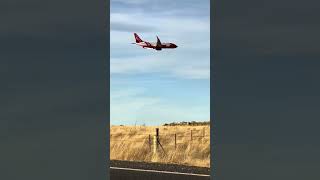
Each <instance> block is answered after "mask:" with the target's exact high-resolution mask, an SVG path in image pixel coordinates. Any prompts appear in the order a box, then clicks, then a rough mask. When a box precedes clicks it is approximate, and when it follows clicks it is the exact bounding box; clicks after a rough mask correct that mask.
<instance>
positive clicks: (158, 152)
mask: <svg viewBox="0 0 320 180" xmlns="http://www.w3.org/2000/svg"><path fill="white" fill-rule="evenodd" d="M156 128H159V142H160V144H161V145H156V144H157V143H156V138H154V136H155V134H156V130H155V129H156ZM209 133H210V127H209V126H208V125H206V126H157V127H155V126H111V130H110V159H111V160H127V161H142V162H159V163H172V164H182V165H189V166H199V167H210V134H209ZM149 135H150V138H149ZM175 139H176V140H175ZM161 146H162V147H161Z"/></svg>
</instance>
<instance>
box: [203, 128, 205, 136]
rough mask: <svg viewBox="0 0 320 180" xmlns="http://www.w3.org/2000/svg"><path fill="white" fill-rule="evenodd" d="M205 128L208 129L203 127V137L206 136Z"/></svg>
mask: <svg viewBox="0 0 320 180" xmlns="http://www.w3.org/2000/svg"><path fill="white" fill-rule="evenodd" d="M205 130H206V129H205V128H203V137H204V136H205Z"/></svg>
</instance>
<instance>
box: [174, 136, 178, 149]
mask: <svg viewBox="0 0 320 180" xmlns="http://www.w3.org/2000/svg"><path fill="white" fill-rule="evenodd" d="M174 149H177V134H174Z"/></svg>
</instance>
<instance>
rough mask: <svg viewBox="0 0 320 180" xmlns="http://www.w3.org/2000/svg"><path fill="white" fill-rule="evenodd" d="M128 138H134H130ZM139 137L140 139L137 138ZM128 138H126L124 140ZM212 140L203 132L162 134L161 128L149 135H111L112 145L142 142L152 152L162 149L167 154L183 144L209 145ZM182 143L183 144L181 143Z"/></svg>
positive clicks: (203, 130) (190, 131) (191, 131)
mask: <svg viewBox="0 0 320 180" xmlns="http://www.w3.org/2000/svg"><path fill="white" fill-rule="evenodd" d="M128 136H129V137H130V136H133V137H130V138H128ZM137 136H138V137H137ZM124 137H126V138H124ZM209 140H210V134H208V132H206V131H205V129H204V128H203V129H202V130H194V129H193V130H189V131H188V132H184V133H164V134H161V133H160V131H159V128H156V129H155V132H154V134H148V133H141V134H139V133H117V134H110V142H111V143H113V144H114V143H125V142H134V143H138V142H140V143H141V142H142V143H143V146H149V147H148V148H149V150H150V152H154V153H155V152H156V151H158V149H160V148H161V149H162V151H163V152H164V153H165V152H166V149H171V148H173V147H174V149H177V148H178V146H179V145H182V144H186V143H189V144H192V143H194V142H196V143H197V144H199V143H200V144H201V143H207V141H209ZM181 141H182V142H181ZM159 147H160V148H159Z"/></svg>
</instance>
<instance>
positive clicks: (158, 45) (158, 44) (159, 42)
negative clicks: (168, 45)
mask: <svg viewBox="0 0 320 180" xmlns="http://www.w3.org/2000/svg"><path fill="white" fill-rule="evenodd" d="M157 47H161V41H160V39H159V38H158V36H157Z"/></svg>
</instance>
